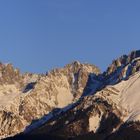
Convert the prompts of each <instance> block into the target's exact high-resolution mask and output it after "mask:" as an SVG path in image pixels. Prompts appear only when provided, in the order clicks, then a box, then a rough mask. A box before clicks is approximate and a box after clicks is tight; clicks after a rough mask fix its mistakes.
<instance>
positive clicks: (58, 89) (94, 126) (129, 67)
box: [0, 51, 140, 140]
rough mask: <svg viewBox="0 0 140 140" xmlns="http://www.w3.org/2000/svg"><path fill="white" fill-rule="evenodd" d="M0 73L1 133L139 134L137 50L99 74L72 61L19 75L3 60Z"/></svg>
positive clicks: (109, 139) (110, 137) (102, 139)
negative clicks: (62, 66) (44, 72)
mask: <svg viewBox="0 0 140 140" xmlns="http://www.w3.org/2000/svg"><path fill="white" fill-rule="evenodd" d="M0 72H1V74H0V118H1V119H0V128H1V129H0V137H1V138H4V137H10V136H15V137H14V138H15V139H16V138H17V139H20V138H21V137H22V138H23V137H25V138H26V139H27V137H28V138H29V139H33V138H34V136H37V137H40V138H41V137H43V138H44V139H45V138H50V139H51V138H56V139H73V140H77V139H80V140H82V139H96V140H115V139H117V140H119V139H121V138H122V139H126V138H127V139H128V140H129V139H132V137H134V136H135V139H136V140H137V139H138V138H140V130H139V127H140V124H139V121H140V103H139V99H140V94H139V91H140V87H139V84H140V51H133V52H131V53H130V54H129V55H123V56H121V57H120V58H118V59H116V60H114V61H113V62H112V64H111V65H110V66H109V67H108V68H107V70H106V71H105V72H104V73H100V70H99V68H97V67H96V66H94V65H90V64H81V63H80V62H78V61H75V62H73V63H71V64H68V65H66V66H65V67H64V68H59V69H54V70H52V71H50V72H47V73H46V74H31V73H25V74H21V73H20V72H19V70H17V69H14V68H13V67H12V65H9V64H7V65H4V64H1V66H0ZM127 132H130V133H129V134H126V133H127ZM19 133H20V134H19ZM17 134H19V135H17Z"/></svg>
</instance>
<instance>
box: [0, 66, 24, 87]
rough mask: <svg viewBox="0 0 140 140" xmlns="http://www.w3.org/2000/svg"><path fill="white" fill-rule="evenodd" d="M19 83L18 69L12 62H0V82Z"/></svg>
mask: <svg viewBox="0 0 140 140" xmlns="http://www.w3.org/2000/svg"><path fill="white" fill-rule="evenodd" d="M14 83H18V84H21V74H20V71H19V69H15V68H14V67H13V65H12V64H10V63H8V64H2V63H0V84H14Z"/></svg>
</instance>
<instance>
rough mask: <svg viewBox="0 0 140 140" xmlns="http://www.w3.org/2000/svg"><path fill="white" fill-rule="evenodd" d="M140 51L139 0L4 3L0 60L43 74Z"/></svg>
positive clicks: (12, 0) (6, 0) (4, 0)
mask: <svg viewBox="0 0 140 140" xmlns="http://www.w3.org/2000/svg"><path fill="white" fill-rule="evenodd" d="M139 48H140V1H139V0H0V60H1V61H2V62H11V63H13V65H14V66H15V67H19V68H20V69H21V71H23V72H25V71H30V72H40V73H42V72H45V71H47V70H50V69H52V68H54V67H55V68H56V67H62V66H64V65H65V64H67V63H70V62H72V61H74V60H79V61H81V62H88V63H92V64H96V65H98V66H99V67H100V68H101V69H102V70H105V69H106V67H107V66H108V65H109V64H110V63H111V61H112V59H114V58H116V57H118V56H120V55H122V54H127V53H129V52H130V51H131V50H136V49H139Z"/></svg>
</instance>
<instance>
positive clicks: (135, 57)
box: [104, 50, 140, 82]
mask: <svg viewBox="0 0 140 140" xmlns="http://www.w3.org/2000/svg"><path fill="white" fill-rule="evenodd" d="M139 70H140V50H137V51H132V52H131V53H130V54H129V55H123V56H121V57H120V58H118V59H116V60H114V61H113V62H112V64H111V65H110V66H109V67H108V68H107V71H106V72H105V73H104V76H105V77H106V78H107V79H111V81H116V82H118V81H120V80H122V79H127V78H128V77H129V76H131V75H132V74H134V73H135V72H137V71H139Z"/></svg>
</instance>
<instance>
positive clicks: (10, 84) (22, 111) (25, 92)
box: [0, 62, 100, 137]
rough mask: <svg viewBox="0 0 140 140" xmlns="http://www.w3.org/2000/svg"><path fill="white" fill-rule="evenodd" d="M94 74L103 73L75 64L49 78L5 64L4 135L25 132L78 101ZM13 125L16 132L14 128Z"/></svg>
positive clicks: (3, 68)
mask: <svg viewBox="0 0 140 140" xmlns="http://www.w3.org/2000/svg"><path fill="white" fill-rule="evenodd" d="M90 73H94V74H95V75H98V74H99V73H100V71H99V69H98V68H97V67H96V66H94V65H89V64H80V63H79V62H73V63H72V64H69V65H67V66H65V67H64V68H62V69H55V70H52V71H51V72H49V73H48V74H47V75H36V74H29V73H26V74H20V73H19V70H17V69H14V68H13V67H12V65H10V64H8V65H3V64H2V66H1V78H0V82H1V85H0V88H1V93H0V97H1V98H0V100H1V102H0V107H1V110H2V112H1V116H3V117H2V119H4V120H2V121H1V123H0V127H1V129H0V136H1V137H5V136H9V135H14V134H16V133H18V132H21V131H23V130H24V129H25V127H26V126H27V125H29V124H30V123H31V122H32V121H33V120H36V119H39V118H41V117H43V116H44V115H46V114H48V113H49V112H51V111H52V110H53V109H55V108H63V107H65V106H67V105H69V104H71V103H73V102H75V101H77V100H78V99H79V98H80V97H81V96H82V94H83V91H84V89H85V87H86V84H87V81H88V77H89V75H90ZM3 111H4V112H3ZM7 114H9V115H7ZM13 116H14V117H13ZM5 121H6V122H5ZM17 121H18V122H17ZM13 126H14V127H15V129H10V127H11V128H12V127H13ZM19 126H20V127H19Z"/></svg>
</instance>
